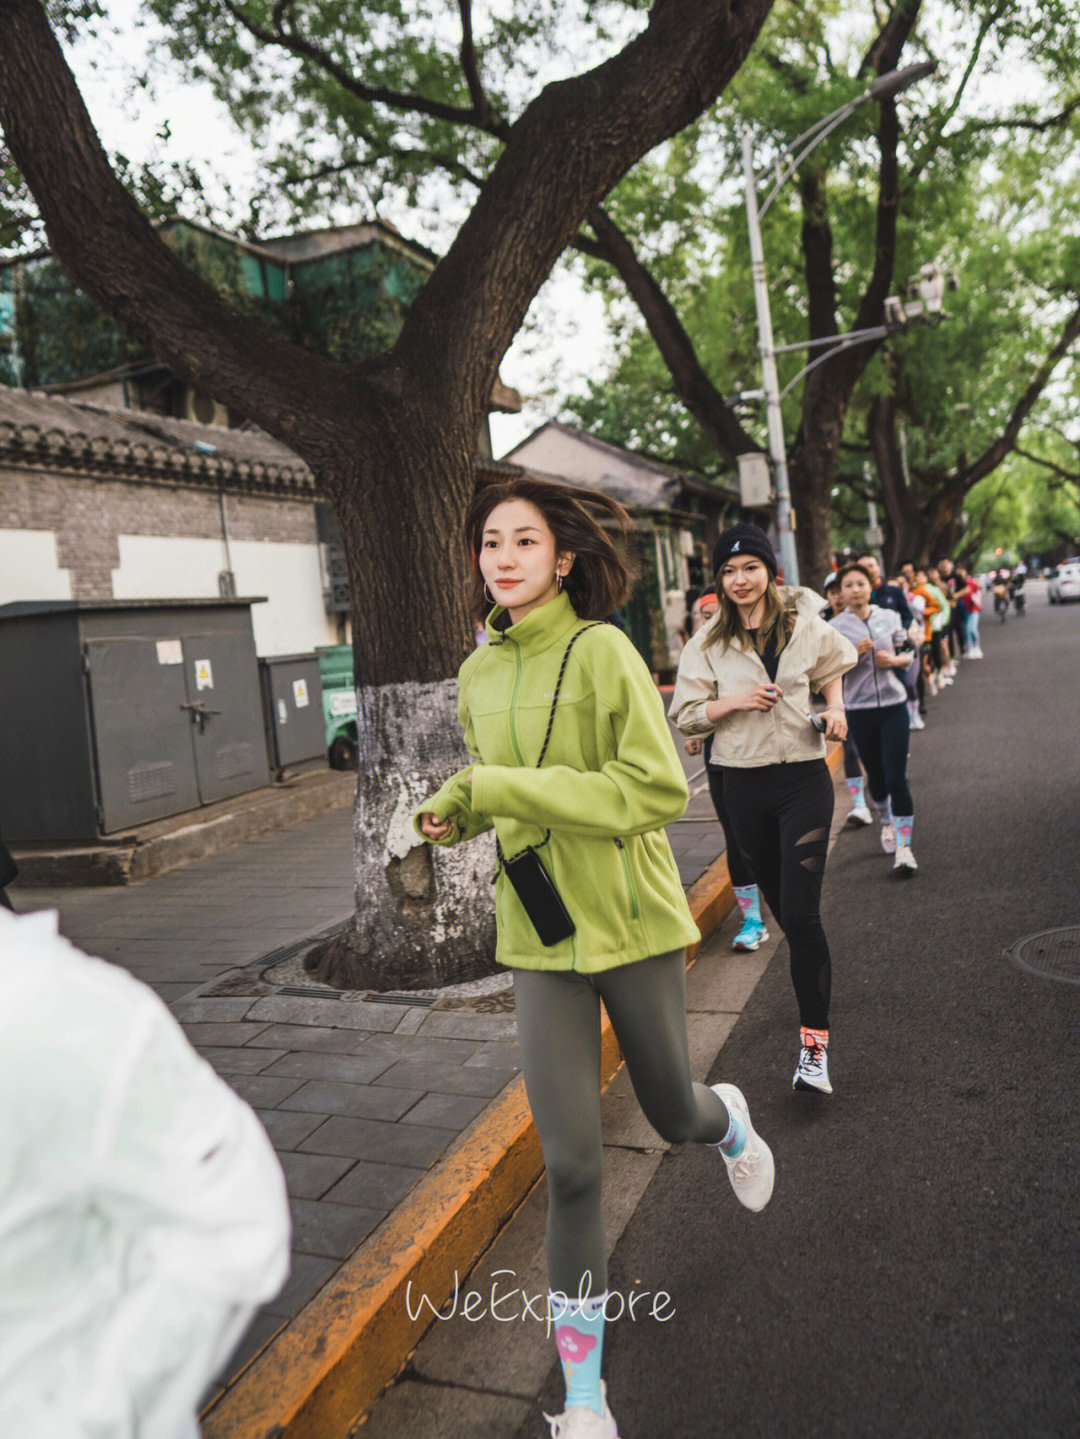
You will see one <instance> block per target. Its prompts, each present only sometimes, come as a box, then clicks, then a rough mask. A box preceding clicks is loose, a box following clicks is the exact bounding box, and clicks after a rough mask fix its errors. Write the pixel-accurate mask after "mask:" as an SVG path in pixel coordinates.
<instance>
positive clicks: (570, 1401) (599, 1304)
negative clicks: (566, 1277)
mask: <svg viewBox="0 0 1080 1439" xmlns="http://www.w3.org/2000/svg"><path fill="white" fill-rule="evenodd" d="M606 1298H607V1295H606V1294H598V1295H596V1296H595V1297H592V1298H589V1299H571V1300H567V1298H566V1296H565V1295H562V1294H550V1295H549V1296H548V1304H549V1310H548V1312H549V1313H550V1314H552V1315H553V1316H554V1324H555V1347H556V1349H557V1350H558V1351H559V1359H560V1360H561V1361H562V1371H563V1379H564V1380H565V1381H566V1407H567V1409H573V1408H574V1407H575V1406H577V1407H580V1408H582V1409H591V1410H592V1411H593V1413H594V1414H603V1412H604V1396H603V1394H602V1393H601V1391H600V1363H601V1360H602V1359H603V1357H604V1301H605V1299H606Z"/></svg>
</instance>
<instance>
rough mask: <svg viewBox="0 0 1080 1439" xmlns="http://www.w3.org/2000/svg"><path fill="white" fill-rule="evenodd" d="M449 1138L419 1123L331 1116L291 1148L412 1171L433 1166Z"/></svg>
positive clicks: (449, 1136) (448, 1132) (447, 1132)
mask: <svg viewBox="0 0 1080 1439" xmlns="http://www.w3.org/2000/svg"><path fill="white" fill-rule="evenodd" d="M452 1138H453V1136H452V1134H451V1133H450V1131H449V1130H447V1129H432V1128H430V1127H428V1126H424V1125H420V1124H383V1123H381V1122H380V1121H378V1120H375V1119H351V1118H349V1117H348V1116H347V1115H338V1114H332V1115H331V1116H330V1118H329V1119H327V1120H326V1122H325V1123H324V1124H321V1125H320V1126H319V1128H318V1129H316V1130H315V1132H314V1134H311V1135H309V1136H308V1138H307V1139H305V1140H303V1141H302V1143H300V1144H297V1145H296V1146H294V1147H295V1148H297V1149H300V1150H302V1151H303V1152H304V1153H305V1154H341V1155H351V1156H352V1157H353V1158H355V1159H371V1160H374V1159H379V1160H383V1161H384V1162H386V1163H388V1164H407V1165H413V1166H415V1167H416V1168H420V1167H426V1166H428V1165H431V1164H434V1163H435V1161H436V1159H438V1157H439V1155H440V1154H441V1153H442V1152H443V1150H444V1149H445V1148H446V1146H447V1145H448V1144H449V1143H450V1140H451V1139H452Z"/></svg>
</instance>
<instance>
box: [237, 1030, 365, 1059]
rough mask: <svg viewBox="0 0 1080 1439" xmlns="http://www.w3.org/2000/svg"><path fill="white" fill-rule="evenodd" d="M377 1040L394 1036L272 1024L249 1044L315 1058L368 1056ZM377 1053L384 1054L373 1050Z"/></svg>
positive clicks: (361, 1031)
mask: <svg viewBox="0 0 1080 1439" xmlns="http://www.w3.org/2000/svg"><path fill="white" fill-rule="evenodd" d="M373 1038H378V1039H383V1038H386V1039H389V1038H391V1036H390V1035H385V1036H384V1035H377V1036H372V1035H370V1034H365V1033H364V1031H363V1030H361V1029H328V1028H327V1027H326V1026H325V1025H314V1024H269V1025H267V1026H266V1028H265V1029H262V1030H260V1032H259V1034H258V1035H257V1036H255V1038H253V1039H249V1040H248V1041H247V1042H248V1044H249V1045H251V1046H252V1047H254V1046H256V1045H258V1046H259V1047H260V1048H261V1047H262V1046H263V1045H266V1046H267V1047H268V1048H270V1049H284V1050H287V1051H290V1052H293V1051H296V1050H303V1051H305V1052H310V1053H312V1054H355V1055H362V1054H366V1053H367V1052H368V1045H369V1044H370V1042H371V1041H372V1039H373ZM372 1052H373V1053H376V1054H378V1053H382V1052H383V1051H381V1050H373V1051H372Z"/></svg>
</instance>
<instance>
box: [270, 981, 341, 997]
mask: <svg viewBox="0 0 1080 1439" xmlns="http://www.w3.org/2000/svg"><path fill="white" fill-rule="evenodd" d="M274 993H275V994H288V995H291V996H292V998H293V999H340V998H341V991H340V990H339V989H329V988H327V989H314V988H310V989H309V988H307V987H306V986H305V985H302V984H279V985H278V986H277V987H276V988H275V990H274Z"/></svg>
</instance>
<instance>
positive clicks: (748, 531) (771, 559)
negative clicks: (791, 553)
mask: <svg viewBox="0 0 1080 1439" xmlns="http://www.w3.org/2000/svg"><path fill="white" fill-rule="evenodd" d="M732 555H754V556H755V557H756V558H757V559H759V560H761V561H762V562H763V563H764V565H765V567H766V568H767V569H768V571H769V573H770V574H771V575H772V577H773V579H774V580H775V579H776V555H775V554H774V553H773V547H772V545H770V544H769V537H768V535H767V534H766V533H765V531H764V530H761V529H758V527H757V525H732V526H731V528H730V529H727V530H725V531H724V533H723V534H722V535H721V536H720V538H719V539H718V540H717V542H716V546H715V548H714V549H713V552H712V567H713V574H714V575H718V574H719V573H720V571H721V570H722V569H723V568H724V566H725V565H726V564H727V562H728V560H730V559H731V557H732Z"/></svg>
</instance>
